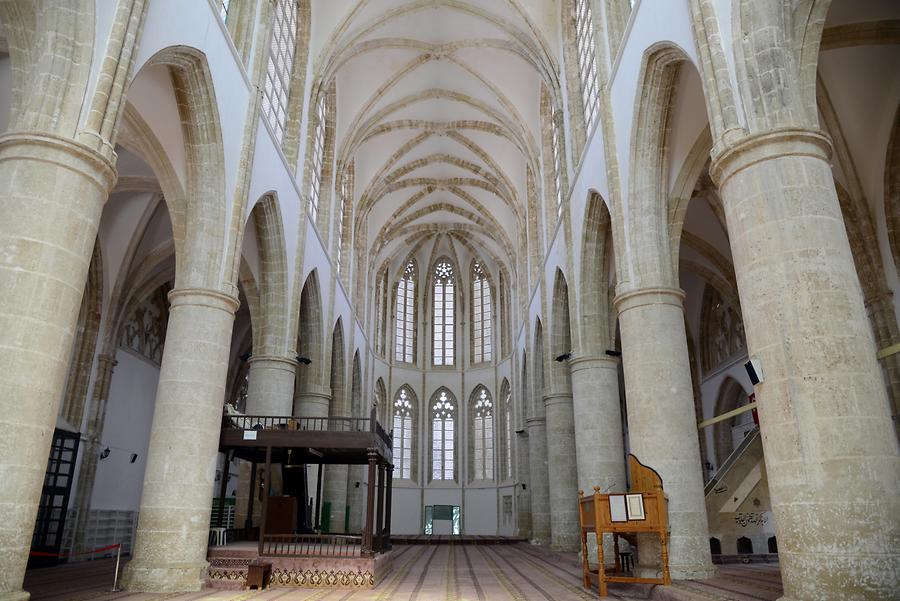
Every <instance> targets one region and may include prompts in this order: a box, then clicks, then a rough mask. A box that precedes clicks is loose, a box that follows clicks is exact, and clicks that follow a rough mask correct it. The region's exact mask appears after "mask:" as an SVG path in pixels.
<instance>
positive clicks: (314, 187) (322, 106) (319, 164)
mask: <svg viewBox="0 0 900 601" xmlns="http://www.w3.org/2000/svg"><path fill="white" fill-rule="evenodd" d="M325 97H326V94H322V95H321V96H320V97H319V102H318V103H317V104H316V130H315V134H314V135H313V149H312V172H311V173H310V178H309V214H310V217H311V218H312V220H313V223H316V222H317V221H318V219H319V198H320V195H321V191H322V190H321V188H322V170H323V168H324V166H325V119H326V117H327V115H328V106H327V104H326V101H325Z"/></svg>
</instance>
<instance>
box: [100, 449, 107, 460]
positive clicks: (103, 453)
mask: <svg viewBox="0 0 900 601" xmlns="http://www.w3.org/2000/svg"><path fill="white" fill-rule="evenodd" d="M107 457H109V447H106V448H105V449H103V450H102V451H100V460H101V461H102V460H104V459H106V458H107Z"/></svg>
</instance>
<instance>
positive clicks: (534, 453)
mask: <svg viewBox="0 0 900 601" xmlns="http://www.w3.org/2000/svg"><path fill="white" fill-rule="evenodd" d="M525 426H526V428H528V443H529V444H528V467H529V468H530V470H531V478H530V480H529V484H530V488H531V540H532V542H534V543H535V544H539V545H540V544H544V543H547V542H549V541H550V480H549V478H550V475H549V473H548V467H547V425H546V420H545V419H544V417H543V416H541V417H529V418H528V419H526V420H525Z"/></svg>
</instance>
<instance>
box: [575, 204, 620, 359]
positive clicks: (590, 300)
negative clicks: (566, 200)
mask: <svg viewBox="0 0 900 601" xmlns="http://www.w3.org/2000/svg"><path fill="white" fill-rule="evenodd" d="M614 261H615V260H614V258H613V244H612V219H611V217H610V214H609V209H608V208H607V206H606V203H605V202H604V200H603V198H602V197H601V196H600V194H598V193H597V192H594V191H592V192H591V193H590V195H589V196H588V201H587V207H586V209H585V216H584V236H583V242H582V247H581V295H580V296H581V327H582V334H581V336H582V344H583V347H584V348H583V349H581V350H582V352H584V353H587V354H589V355H600V354H602V353H603V351H604V350H605V349H608V348H612V344H613V332H612V329H611V326H612V325H613V324H614V323H615V315H614V313H615V312H614V311H611V310H610V309H611V303H610V288H611V282H610V266H611V265H612V264H614Z"/></svg>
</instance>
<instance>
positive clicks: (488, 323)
mask: <svg viewBox="0 0 900 601" xmlns="http://www.w3.org/2000/svg"><path fill="white" fill-rule="evenodd" d="M492 301H493V299H492V298H491V283H490V281H489V280H488V276H487V270H486V269H485V268H484V264H483V263H482V262H481V261H475V262H474V263H473V264H472V342H473V345H474V353H473V355H474V356H473V358H472V361H473V363H482V362H484V361H490V360H491V358H492V357H493V344H492V334H493V329H494V328H493V325H494V319H493V311H492V305H493V302H492Z"/></svg>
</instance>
